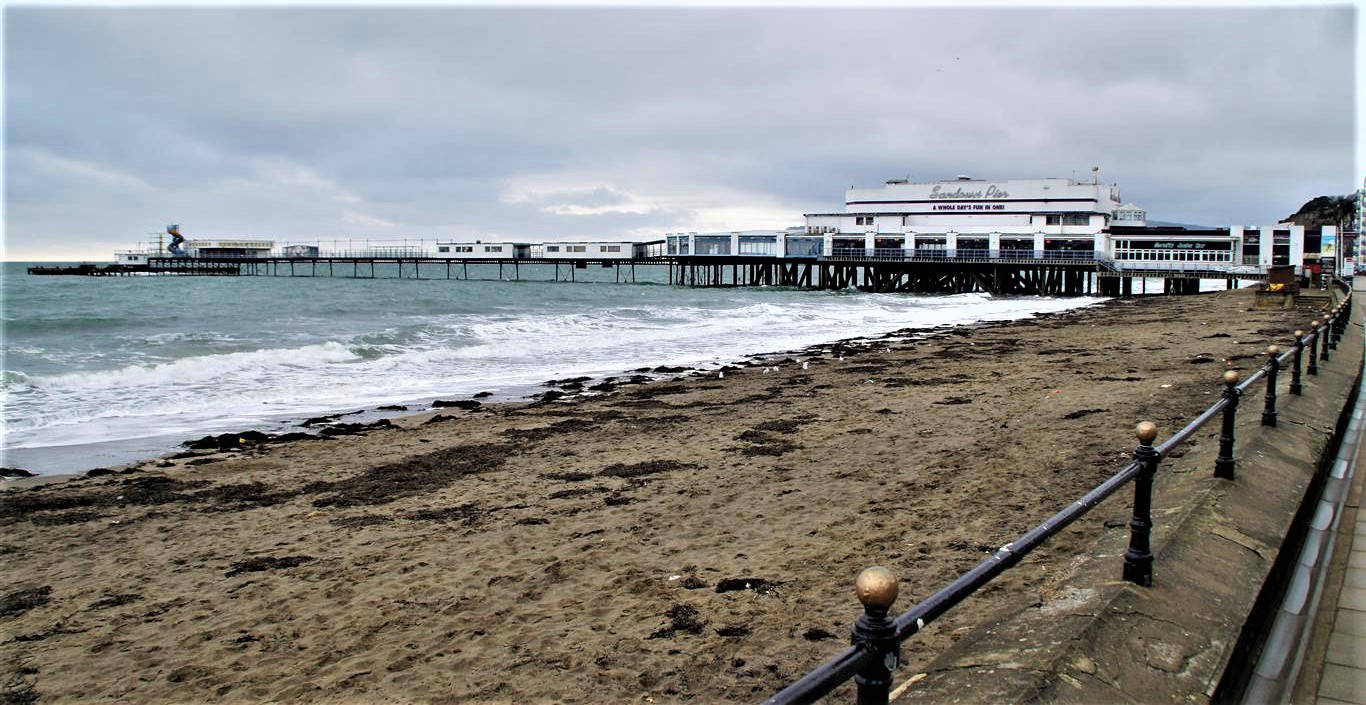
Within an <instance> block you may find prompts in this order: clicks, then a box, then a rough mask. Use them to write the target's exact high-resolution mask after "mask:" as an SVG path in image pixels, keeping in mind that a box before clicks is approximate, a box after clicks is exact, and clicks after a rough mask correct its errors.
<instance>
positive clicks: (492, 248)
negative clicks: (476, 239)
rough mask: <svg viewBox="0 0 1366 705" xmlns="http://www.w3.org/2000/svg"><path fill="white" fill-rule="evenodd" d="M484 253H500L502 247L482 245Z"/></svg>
mask: <svg viewBox="0 0 1366 705" xmlns="http://www.w3.org/2000/svg"><path fill="white" fill-rule="evenodd" d="M484 251H485V252H502V251H503V246H502V245H484Z"/></svg>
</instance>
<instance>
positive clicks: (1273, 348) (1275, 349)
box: [1266, 345, 1281, 355]
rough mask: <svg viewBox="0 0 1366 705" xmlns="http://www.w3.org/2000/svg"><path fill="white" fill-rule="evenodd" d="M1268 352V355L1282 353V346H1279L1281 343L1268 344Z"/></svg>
mask: <svg viewBox="0 0 1366 705" xmlns="http://www.w3.org/2000/svg"><path fill="white" fill-rule="evenodd" d="M1266 354H1267V355H1280V354H1281V346H1279V345H1268V346H1266Z"/></svg>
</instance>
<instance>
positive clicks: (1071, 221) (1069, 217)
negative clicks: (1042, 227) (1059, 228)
mask: <svg viewBox="0 0 1366 705" xmlns="http://www.w3.org/2000/svg"><path fill="white" fill-rule="evenodd" d="M1044 223H1045V224H1047V225H1090V224H1091V216H1090V214H1088V213H1054V214H1051V215H1048V216H1045V217H1044Z"/></svg>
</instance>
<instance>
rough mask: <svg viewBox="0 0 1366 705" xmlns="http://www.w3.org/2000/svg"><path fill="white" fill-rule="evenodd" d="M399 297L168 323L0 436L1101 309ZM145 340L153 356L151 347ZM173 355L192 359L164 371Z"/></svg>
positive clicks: (441, 391) (152, 429)
mask: <svg viewBox="0 0 1366 705" xmlns="http://www.w3.org/2000/svg"><path fill="white" fill-rule="evenodd" d="M361 284H362V285H364V284H365V283H364V282H362V283H361ZM390 284H391V285H392V287H391V288H389V289H384V290H383V292H384V294H383V295H382V296H379V297H377V299H376V300H375V301H366V302H365V303H366V308H365V309H364V310H362V311H360V312H359V313H357V312H356V310H355V309H354V308H353V309H352V317H350V318H346V317H343V316H341V315H340V314H339V315H338V316H337V317H336V318H332V317H328V316H323V315H320V310H323V309H326V308H329V307H332V306H334V304H335V302H332V301H327V300H324V299H325V297H319V300H318V301H317V302H316V304H315V303H314V302H313V301H311V300H310V301H307V302H305V304H302V305H301V306H300V307H299V308H293V309H289V310H286V311H281V312H276V313H273V314H269V315H267V316H266V318H265V319H264V323H266V324H268V325H259V324H258V322H257V321H255V320H253V321H252V322H251V325H237V327H235V328H234V327H232V326H231V324H232V323H233V322H232V321H228V322H226V323H224V324H222V325H219V326H217V327H215V325H214V322H212V321H206V322H201V329H197V330H194V331H184V332H177V331H167V330H164V328H166V327H167V326H171V325H178V324H176V323H175V322H174V321H158V326H160V327H161V328H162V329H161V330H158V331H149V332H147V333H146V334H144V335H142V336H129V337H128V338H129V340H128V341H127V345H128V349H121V350H119V351H118V354H117V355H115V356H114V357H113V358H112V359H119V360H121V362H122V364H121V365H120V366H117V367H112V368H109V369H102V370H83V371H79V372H67V373H63V374H55V375H37V374H33V373H32V371H31V370H30V371H27V372H25V371H19V370H15V371H10V372H6V373H5V375H6V376H5V377H3V378H0V379H3V383H4V387H3V388H4V392H5V394H4V396H5V404H4V409H3V414H2V415H0V432H4V433H6V434H7V436H6V443H7V444H11V447H15V448H21V447H27V448H41V447H46V446H50V445H64V444H71V443H89V442H102V441H117V440H124V439H133V438H145V437H148V436H150V435H156V434H167V433H183V434H185V435H190V434H193V433H200V432H205V431H207V430H208V429H215V428H216V429H222V428H224V427H225V426H229V427H238V428H240V427H247V426H250V425H253V424H263V423H266V422H267V421H266V420H268V419H273V420H274V421H279V420H280V419H281V418H295V419H298V418H303V417H304V416H306V415H316V414H318V413H322V412H326V411H330V410H337V409H342V408H348V409H355V408H359V407H361V406H371V405H378V404H387V403H402V402H411V401H413V400H418V399H423V398H428V399H430V398H433V397H437V396H445V395H459V394H470V393H473V392H476V391H482V390H486V389H487V390H495V391H497V390H507V389H519V388H522V387H529V386H531V385H535V384H537V383H539V382H540V381H542V380H545V379H548V378H552V377H566V376H578V375H599V374H616V373H619V372H621V371H623V370H627V369H632V368H635V367H639V366H642V365H646V364H649V365H655V364H702V365H706V364H712V363H719V362H722V361H728V360H732V359H736V358H739V357H742V356H744V355H748V354H753V353H760V352H775V351H779V350H790V349H796V348H800V347H803V346H805V345H810V344H814V343H820V342H827V341H830V340H834V339H838V338H848V337H859V336H867V335H872V334H879V333H883V332H887V331H891V330H896V329H900V328H908V327H921V328H932V327H936V326H942V325H954V324H959V323H966V322H970V321H974V320H983V319H997V318H1018V317H1022V316H1027V315H1029V314H1030V313H1032V312H1036V311H1055V310H1061V309H1065V308H1072V307H1075V306H1079V305H1084V304H1086V303H1090V302H1091V301H1094V300H1086V299H1065V300H1050V299H1040V298H1030V299H997V298H993V297H991V296H989V295H985V294H961V295H952V296H895V295H874V294H866V293H859V292H829V293H811V292H787V291H767V292H765V291H758V290H746V291H739V290H732V291H711V290H677V289H670V290H661V289H656V290H654V291H653V292H647V293H645V294H642V293H641V291H642V290H640V289H635V288H620V287H605V286H604V287H565V286H560V285H549V286H556V287H557V288H555V289H554V290H553V291H554V294H553V296H552V295H551V294H549V293H546V291H541V290H536V289H535V288H534V287H535V286H539V285H523V286H519V287H502V286H501V285H495V286H494V287H491V288H489V289H488V290H487V292H488V293H487V297H486V298H487V299H488V300H487V301H482V302H481V305H482V306H483V308H482V310H480V311H478V312H474V311H471V310H470V309H472V308H474V304H471V303H469V302H468V301H466V302H464V303H462V304H461V305H459V306H455V305H451V306H445V305H442V301H441V300H440V299H438V298H437V297H436V294H434V293H433V292H435V291H436V290H435V289H432V290H430V291H427V292H426V293H425V294H424V295H422V296H417V295H411V296H410V295H408V294H407V293H405V292H407V291H408V290H401V289H402V287H409V288H416V287H417V286H418V285H417V284H414V283H412V282H399V283H394V282H390ZM470 286H472V285H470ZM514 290H515V291H514ZM348 291H349V290H348ZM481 291H484V290H481ZM456 293H457V292H455V291H454V290H453V289H448V290H446V293H445V294H444V295H445V296H447V297H448V298H459V297H456V296H455V295H456ZM352 295H354V296H359V293H356V292H352ZM481 295H483V294H481ZM429 298H430V299H432V301H431V302H430V303H427V299H429ZM462 300H463V299H462ZM392 302H398V303H392ZM415 302H422V305H421V306H419V305H418V303H415ZM248 303H249V302H248ZM244 305H247V304H244ZM405 307H406V308H405ZM252 310H256V309H252ZM429 311H439V313H430V312H429ZM310 336H312V337H311V338H310ZM323 336H325V339H323V340H319V338H322V337H323ZM135 338H141V339H143V340H145V341H147V342H146V344H145V345H143V346H141V347H139V346H138V344H137V341H136V340H133V339H135ZM253 338H254V339H255V341H256V342H264V341H267V340H270V341H271V342H273V343H274V344H276V345H279V346H280V347H273V348H260V349H255V350H241V351H231V352H225V351H222V350H221V348H220V349H219V350H215V347H216V346H218V345H220V344H221V345H223V346H224V347H229V348H231V347H235V346H238V345H244V344H251V343H252V342H253ZM295 340H297V341H299V343H298V344H290V341H295ZM177 354H179V355H183V356H182V357H179V358H176V359H170V360H165V359H159V358H164V357H168V356H169V357H174V356H175V355H177ZM148 360H151V361H150V362H149V361H148ZM58 369H60V368H58ZM68 369H69V368H68ZM274 421H273V422H274Z"/></svg>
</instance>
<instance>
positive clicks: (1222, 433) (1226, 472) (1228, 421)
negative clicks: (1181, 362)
mask: <svg viewBox="0 0 1366 705" xmlns="http://www.w3.org/2000/svg"><path fill="white" fill-rule="evenodd" d="M1242 395H1243V394H1242V392H1239V391H1238V371H1237V370H1229V371H1228V372H1225V373H1224V395H1223V396H1224V398H1225V399H1227V400H1228V403H1227V404H1225V405H1224V425H1223V427H1222V428H1221V429H1220V430H1219V457H1217V458H1215V459H1214V476H1215V477H1222V478H1224V479H1225V480H1232V479H1233V466H1234V464H1235V461H1234V458H1233V425H1234V424H1235V423H1236V422H1237V417H1238V399H1239V398H1240V397H1242Z"/></svg>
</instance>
